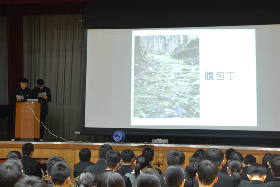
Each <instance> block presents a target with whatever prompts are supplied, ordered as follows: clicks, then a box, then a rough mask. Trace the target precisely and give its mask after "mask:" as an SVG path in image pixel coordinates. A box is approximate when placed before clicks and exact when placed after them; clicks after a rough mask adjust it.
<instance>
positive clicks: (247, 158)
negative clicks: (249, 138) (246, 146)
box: [244, 155, 257, 165]
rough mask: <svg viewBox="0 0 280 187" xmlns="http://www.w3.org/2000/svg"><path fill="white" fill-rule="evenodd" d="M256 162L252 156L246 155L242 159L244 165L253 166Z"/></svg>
mask: <svg viewBox="0 0 280 187" xmlns="http://www.w3.org/2000/svg"><path fill="white" fill-rule="evenodd" d="M256 162H257V160H256V158H255V157H254V156H253V155H246V156H245V157H244V164H245V165H248V164H254V163H256Z"/></svg>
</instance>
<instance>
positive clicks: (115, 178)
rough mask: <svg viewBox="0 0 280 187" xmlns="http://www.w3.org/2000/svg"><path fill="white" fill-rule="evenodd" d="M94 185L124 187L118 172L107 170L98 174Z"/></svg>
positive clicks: (99, 186) (98, 186)
mask: <svg viewBox="0 0 280 187" xmlns="http://www.w3.org/2000/svg"><path fill="white" fill-rule="evenodd" d="M96 187H125V182H124V179H123V177H122V176H121V175H120V174H119V173H117V172H115V171H108V172H105V173H102V174H101V175H100V176H99V178H98V182H97V186H96Z"/></svg>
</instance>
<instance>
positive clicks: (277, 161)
mask: <svg viewBox="0 0 280 187" xmlns="http://www.w3.org/2000/svg"><path fill="white" fill-rule="evenodd" d="M271 173H272V174H273V175H274V177H280V157H279V156H277V157H274V159H273V160H272V161H271Z"/></svg>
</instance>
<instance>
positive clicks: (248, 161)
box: [240, 155, 257, 181]
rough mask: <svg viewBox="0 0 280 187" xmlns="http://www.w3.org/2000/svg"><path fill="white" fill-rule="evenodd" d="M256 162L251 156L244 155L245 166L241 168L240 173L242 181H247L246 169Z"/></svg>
mask: <svg viewBox="0 0 280 187" xmlns="http://www.w3.org/2000/svg"><path fill="white" fill-rule="evenodd" d="M256 161H257V160H256V158H255V157H254V156H253V155H246V156H245V157H244V165H245V167H244V168H243V171H242V173H241V174H240V176H241V179H242V180H247V181H249V179H248V176H247V170H248V167H249V166H250V165H251V164H254V163H256Z"/></svg>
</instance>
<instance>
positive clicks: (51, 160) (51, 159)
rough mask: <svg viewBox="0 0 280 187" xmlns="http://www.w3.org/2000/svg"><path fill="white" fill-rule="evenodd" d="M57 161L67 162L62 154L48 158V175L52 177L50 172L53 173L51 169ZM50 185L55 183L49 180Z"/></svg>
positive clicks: (51, 186) (50, 186)
mask: <svg viewBox="0 0 280 187" xmlns="http://www.w3.org/2000/svg"><path fill="white" fill-rule="evenodd" d="M57 162H65V163H66V161H65V160H64V158H62V157H60V156H52V157H51V158H49V159H48V160H47V164H46V166H47V171H46V172H47V175H48V176H49V177H50V174H51V169H52V166H53V165H54V164H55V163H57ZM48 186H49V187H53V183H52V182H51V181H50V180H49V181H48Z"/></svg>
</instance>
